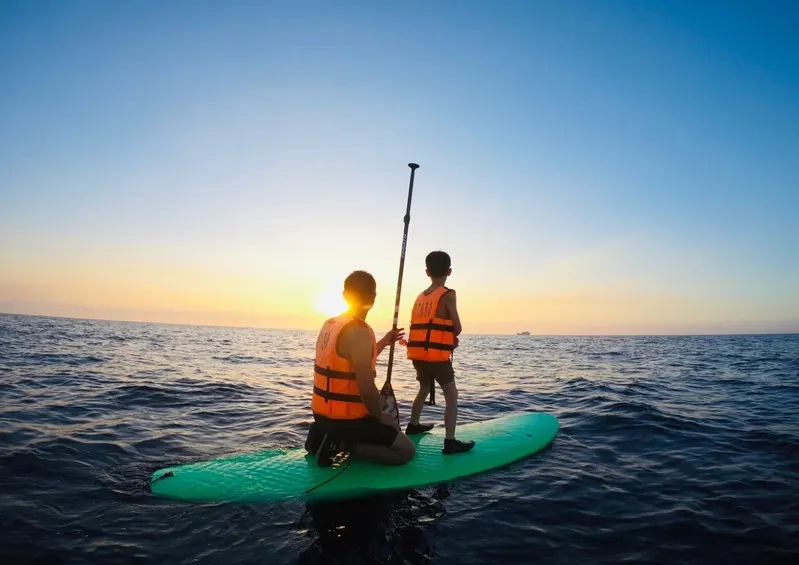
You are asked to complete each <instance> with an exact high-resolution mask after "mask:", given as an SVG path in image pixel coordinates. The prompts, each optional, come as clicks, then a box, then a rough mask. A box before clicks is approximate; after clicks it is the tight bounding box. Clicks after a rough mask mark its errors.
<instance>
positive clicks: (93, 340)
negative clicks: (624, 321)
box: [0, 315, 799, 565]
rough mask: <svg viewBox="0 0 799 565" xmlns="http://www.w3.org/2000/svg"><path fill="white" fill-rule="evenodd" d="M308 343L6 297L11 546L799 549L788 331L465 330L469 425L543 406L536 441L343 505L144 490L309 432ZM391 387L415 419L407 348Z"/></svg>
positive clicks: (745, 553) (101, 550)
mask: <svg viewBox="0 0 799 565" xmlns="http://www.w3.org/2000/svg"><path fill="white" fill-rule="evenodd" d="M375 329H376V331H377V332H378V335H382V333H380V331H381V330H385V328H375ZM315 338H316V332H311V331H283V330H265V329H244V328H222V327H199V326H179V325H166V324H146V323H129V322H110V321H93V320H92V321H90V320H76V319H64V318H47V317H31V316H16V315H0V399H1V402H0V517H1V518H0V519H2V527H0V563H2V564H17V563H30V564H47V565H50V564H60V563H75V564H84V563H102V564H113V563H170V564H178V563H201V564H206V563H209V564H210V563H223V564H225V565H229V564H234V563H235V564H239V563H241V564H248V563H259V564H263V563H267V564H272V563H274V564H283V563H292V564H295V563H442V564H449V563H475V564H478V563H498V562H500V561H502V560H504V561H506V562H508V563H542V564H546V563H569V564H574V563H581V564H582V563H614V564H615V563H621V562H624V563H669V564H674V563H692V564H693V563H730V564H732V563H735V564H738V563H758V564H759V563H799V335H796V334H793V335H734V336H641V337H638V336H636V337H624V336H619V337H561V336H551V337H547V336H507V335H503V336H500V335H495V336H490V335H468V334H467V335H464V336H462V338H461V342H460V347H459V348H458V349H457V350H456V353H455V356H454V365H455V370H456V375H457V383H458V386H459V390H460V421H462V422H470V421H479V420H484V419H488V418H492V417H495V416H498V415H501V414H505V413H508V412H511V411H543V412H549V413H551V414H554V415H555V416H556V417H557V418H558V419H559V421H560V425H561V429H560V432H559V433H558V436H557V437H556V438H555V440H554V442H553V443H552V444H551V445H550V446H549V447H548V448H546V449H545V450H544V451H541V452H539V453H537V454H535V455H534V456H532V457H530V458H526V459H523V460H521V461H518V462H516V463H514V464H512V465H510V466H507V467H504V468H500V469H496V470H493V471H490V472H486V473H483V474H480V475H477V476H473V477H468V478H464V479H461V480H458V481H455V482H453V483H450V484H445V485H437V486H430V487H426V488H422V489H417V490H413V491H411V492H401V493H393V494H390V495H386V496H379V497H372V498H367V499H363V500H355V501H349V502H345V503H328V504H317V505H311V504H304V503H299V502H292V503H279V504H230V503H228V504H196V503H195V504H191V503H185V502H175V501H170V500H165V499H160V498H155V497H153V496H152V495H150V494H149V493H148V492H147V490H146V488H145V485H146V482H147V480H148V478H149V475H150V473H152V472H153V471H154V470H155V469H158V468H161V467H164V466H167V465H173V464H178V463H185V462H190V461H197V460H204V459H210V458H214V457H218V456H221V455H226V454H231V453H238V452H242V451H252V450H258V449H263V448H268V447H286V448H289V447H296V446H300V445H302V443H303V442H304V440H305V433H306V430H307V427H308V425H309V423H310V422H311V415H310V407H309V403H310V394H311V386H312V384H311V382H312V376H311V375H312V366H313V346H314V342H315ZM387 358H388V350H386V351H385V352H384V353H383V355H381V358H380V362H379V368H378V386H380V385H382V382H383V380H384V378H385V374H386V361H387ZM392 383H393V384H394V389H395V392H396V395H397V398H398V401H399V404H400V412H401V416H402V424H403V427H404V425H405V423H407V420H408V415H409V411H410V403H411V401H412V399H413V396H414V394H415V387H416V382H415V380H414V377H413V369H412V366H411V364H410V362H409V361H407V360H406V359H405V358H404V349H402V348H401V347H399V348H398V349H397V352H396V355H395V362H394V366H393V373H392ZM436 401H437V405H436V406H427V407H425V411H424V414H423V417H422V421H425V422H428V421H429V422H434V423H436V424H437V425H439V426H443V410H444V399H443V394H441V392H440V391H439V393H438V394H437V395H436ZM459 437H461V436H459ZM462 439H468V437H466V436H463V437H462Z"/></svg>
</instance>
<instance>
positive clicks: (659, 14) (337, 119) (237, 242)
mask: <svg viewBox="0 0 799 565" xmlns="http://www.w3.org/2000/svg"><path fill="white" fill-rule="evenodd" d="M797 29H799V4H797V3H796V2H791V1H787V2H777V1H766V2H755V1H747V2H740V1H729V0H728V1H719V2H716V1H703V2H695V1H680V0H674V1H668V2H638V1H629V2H625V1H615V0H603V1H601V2H596V1H583V2H577V1H571V0H566V1H559V2H544V1H503V2H489V1H482V2H476V1H463V0H458V1H449V0H441V1H434V2H430V1H395V2H374V1H369V2H367V1H363V2H347V1H343V2H308V1H302V0H299V1H296V2H267V1H259V2H255V1H234V2H222V1H217V2H204V1H172V2H156V1H150V0H136V1H132V0H120V1H118V2H96V1H70V0H67V1H42V0H28V1H9V0H0V312H7V313H23V314H36V315H53V316H68V317H81V318H100V319H114V320H135V321H155V322H168V323H190V324H210V325H233V326H254V327H265V328H294V329H308V330H312V329H317V328H318V327H319V326H320V324H321V323H322V322H323V321H324V319H326V318H327V317H328V316H331V315H335V314H337V313H338V312H337V309H338V308H339V307H340V306H341V296H340V294H341V288H342V284H343V280H344V278H345V277H346V276H347V274H349V273H350V272H351V271H353V270H356V269H363V270H367V271H369V272H370V273H372V274H373V275H374V276H375V279H376V280H377V285H378V289H377V290H378V297H377V301H376V303H375V307H374V309H373V310H372V312H370V314H369V318H368V319H367V321H369V322H370V323H371V324H372V325H373V327H374V328H375V330H376V331H378V332H379V331H387V330H388V329H390V327H391V323H392V316H393V309H394V300H395V296H396V292H397V283H398V273H399V264H400V251H401V247H402V233H403V227H404V224H403V216H404V214H405V207H406V204H407V197H408V188H409V179H410V169H409V167H408V163H410V162H415V163H418V164H419V165H420V168H419V169H418V170H417V171H416V176H415V181H414V188H413V199H412V205H411V214H410V224H409V232H408V240H407V250H406V256H405V265H404V274H403V278H402V287H401V303H400V306H401V308H400V326H407V324H408V319H409V313H410V308H411V306H412V304H413V300H414V299H415V297H416V295H417V294H418V293H419V292H420V291H422V290H423V289H424V288H425V287H426V286H427V284H428V283H429V280H428V279H427V278H426V275H425V272H424V258H425V255H426V254H427V253H428V252H429V251H432V250H439V249H441V250H445V251H447V252H448V253H449V254H450V255H451V257H452V275H451V277H450V278H449V279H448V281H447V286H449V287H451V288H454V289H456V291H457V296H458V306H459V310H460V315H461V319H462V322H463V327H464V333H466V334H469V333H472V334H503V333H515V332H521V331H529V332H531V333H533V334H558V335H559V334H579V335H585V334H703V333H764V332H796V331H799V221H797V216H799V158H797V156H798V155H799V34H797V33H796V30H797Z"/></svg>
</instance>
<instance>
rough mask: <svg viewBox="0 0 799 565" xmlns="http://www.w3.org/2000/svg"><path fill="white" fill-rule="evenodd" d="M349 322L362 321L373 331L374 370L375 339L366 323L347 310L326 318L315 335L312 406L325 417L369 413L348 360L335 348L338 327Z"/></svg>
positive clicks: (375, 355) (373, 360)
mask: <svg viewBox="0 0 799 565" xmlns="http://www.w3.org/2000/svg"><path fill="white" fill-rule="evenodd" d="M350 323H356V324H363V325H364V326H365V327H366V328H368V329H369V333H370V334H371V335H372V374H373V375H375V374H376V373H375V367H376V363H377V342H376V341H375V333H374V331H373V330H372V328H371V327H370V326H369V324H367V323H366V322H365V321H363V320H360V319H358V318H354V317H352V316H348V315H346V314H345V315H341V316H339V317H337V318H331V319H329V320H328V321H326V322H325V324H324V325H323V326H322V330H321V331H320V332H319V337H317V339H316V358H315V360H314V374H313V398H312V399H311V410H313V411H314V412H315V413H316V414H319V415H321V416H326V417H328V418H333V419H340V420H351V419H355V418H363V417H365V416H368V415H369V411H368V410H367V409H366V405H365V404H364V403H363V401H362V400H361V392H360V390H358V382H357V381H356V380H355V372H354V371H353V368H352V364H351V363H350V360H349V359H345V358H344V357H341V356H340V355H339V354H338V353H337V352H336V343H337V342H338V338H339V336H340V335H341V331H342V330H343V329H344V327H345V326H347V325H349V324H350Z"/></svg>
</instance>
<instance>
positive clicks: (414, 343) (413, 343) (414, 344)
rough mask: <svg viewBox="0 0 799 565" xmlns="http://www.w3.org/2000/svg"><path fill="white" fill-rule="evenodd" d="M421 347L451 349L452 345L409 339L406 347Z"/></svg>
mask: <svg viewBox="0 0 799 565" xmlns="http://www.w3.org/2000/svg"><path fill="white" fill-rule="evenodd" d="M411 347H422V348H427V349H441V350H443V351H452V350H453V346H452V345H447V344H445V343H430V342H429V341H409V342H408V348H411Z"/></svg>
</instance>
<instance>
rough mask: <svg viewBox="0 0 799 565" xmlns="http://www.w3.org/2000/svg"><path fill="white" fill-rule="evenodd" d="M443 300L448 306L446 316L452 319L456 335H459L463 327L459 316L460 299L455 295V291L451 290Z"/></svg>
mask: <svg viewBox="0 0 799 565" xmlns="http://www.w3.org/2000/svg"><path fill="white" fill-rule="evenodd" d="M441 301H442V302H443V303H444V307H445V308H446V316H444V317H445V318H447V319H449V320H452V325H453V326H454V329H455V337H457V336H459V335H460V333H461V331H462V330H463V328H462V327H461V318H460V316H458V301H457V298H456V297H455V291H454V290H451V291H449V292H448V293H446V294H445V295H444V296H442V297H441Z"/></svg>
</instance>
